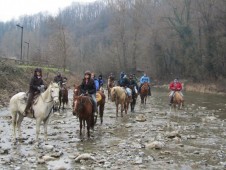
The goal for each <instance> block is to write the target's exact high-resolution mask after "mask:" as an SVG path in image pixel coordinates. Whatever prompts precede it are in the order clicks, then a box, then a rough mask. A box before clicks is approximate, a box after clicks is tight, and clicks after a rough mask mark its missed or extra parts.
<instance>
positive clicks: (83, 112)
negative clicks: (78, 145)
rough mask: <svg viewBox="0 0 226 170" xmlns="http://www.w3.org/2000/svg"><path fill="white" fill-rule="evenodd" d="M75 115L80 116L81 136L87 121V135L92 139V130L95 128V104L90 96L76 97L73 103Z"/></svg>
mask: <svg viewBox="0 0 226 170" xmlns="http://www.w3.org/2000/svg"><path fill="white" fill-rule="evenodd" d="M73 106H74V107H73V115H74V116H78V118H79V122H80V135H82V122H84V121H86V124H87V135H88V138H90V128H91V129H93V128H94V124H95V123H94V112H93V104H92V101H91V98H90V97H89V96H76V97H74V101H73Z"/></svg>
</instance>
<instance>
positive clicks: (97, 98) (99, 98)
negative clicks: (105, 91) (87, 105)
mask: <svg viewBox="0 0 226 170" xmlns="http://www.w3.org/2000/svg"><path fill="white" fill-rule="evenodd" d="M101 99H102V96H101V95H100V93H99V92H97V93H96V100H97V102H99V101H101Z"/></svg>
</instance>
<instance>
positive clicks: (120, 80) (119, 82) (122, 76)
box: [118, 71, 125, 86]
mask: <svg viewBox="0 0 226 170" xmlns="http://www.w3.org/2000/svg"><path fill="white" fill-rule="evenodd" d="M124 76H125V73H124V72H123V71H122V72H121V73H120V77H119V80H118V85H119V86H122V83H123V78H124Z"/></svg>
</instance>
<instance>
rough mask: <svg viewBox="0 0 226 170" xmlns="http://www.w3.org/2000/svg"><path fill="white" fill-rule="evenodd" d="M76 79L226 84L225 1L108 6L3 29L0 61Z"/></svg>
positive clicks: (121, 0) (127, 0)
mask: <svg viewBox="0 0 226 170" xmlns="http://www.w3.org/2000/svg"><path fill="white" fill-rule="evenodd" d="M16 24H20V25H22V26H23V28H24V29H23V30H24V36H23V39H24V41H26V42H29V46H30V48H29V54H27V52H28V50H27V48H28V46H27V44H26V43H24V44H23V60H29V61H40V62H43V61H45V62H46V61H47V62H49V63H51V64H55V65H58V66H59V67H63V68H68V69H70V70H73V71H76V72H78V73H81V72H83V71H84V70H86V69H90V70H94V71H95V72H97V73H103V74H104V75H107V74H109V73H110V72H114V73H115V74H118V73H119V72H120V71H126V72H128V73H130V72H135V71H136V70H144V71H146V72H147V73H148V74H149V75H150V76H151V77H153V78H156V79H165V80H167V79H171V78H173V77H175V76H176V77H179V78H183V79H189V80H192V81H194V82H203V81H206V80H208V81H222V80H224V81H225V79H226V0H102V1H97V2H94V3H91V4H85V5H84V4H79V3H72V4H71V6H69V7H67V8H65V9H61V10H59V12H58V14H57V15H56V16H51V15H49V14H48V13H39V14H36V15H32V16H21V17H20V19H19V20H12V21H9V22H5V23H4V22H0V56H1V57H9V58H18V59H19V58H20V38H21V37H20V36H21V34H20V33H21V29H20V28H18V27H17V26H16Z"/></svg>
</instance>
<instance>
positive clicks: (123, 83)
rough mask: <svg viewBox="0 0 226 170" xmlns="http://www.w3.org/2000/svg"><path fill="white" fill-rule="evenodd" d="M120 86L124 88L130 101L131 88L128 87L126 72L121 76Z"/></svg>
mask: <svg viewBox="0 0 226 170" xmlns="http://www.w3.org/2000/svg"><path fill="white" fill-rule="evenodd" d="M120 86H121V87H124V88H125V90H126V94H127V95H128V97H129V99H130V102H132V92H131V89H130V88H129V86H130V82H129V79H128V78H127V75H126V74H125V75H124V76H123V78H122V80H121V84H120Z"/></svg>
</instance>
